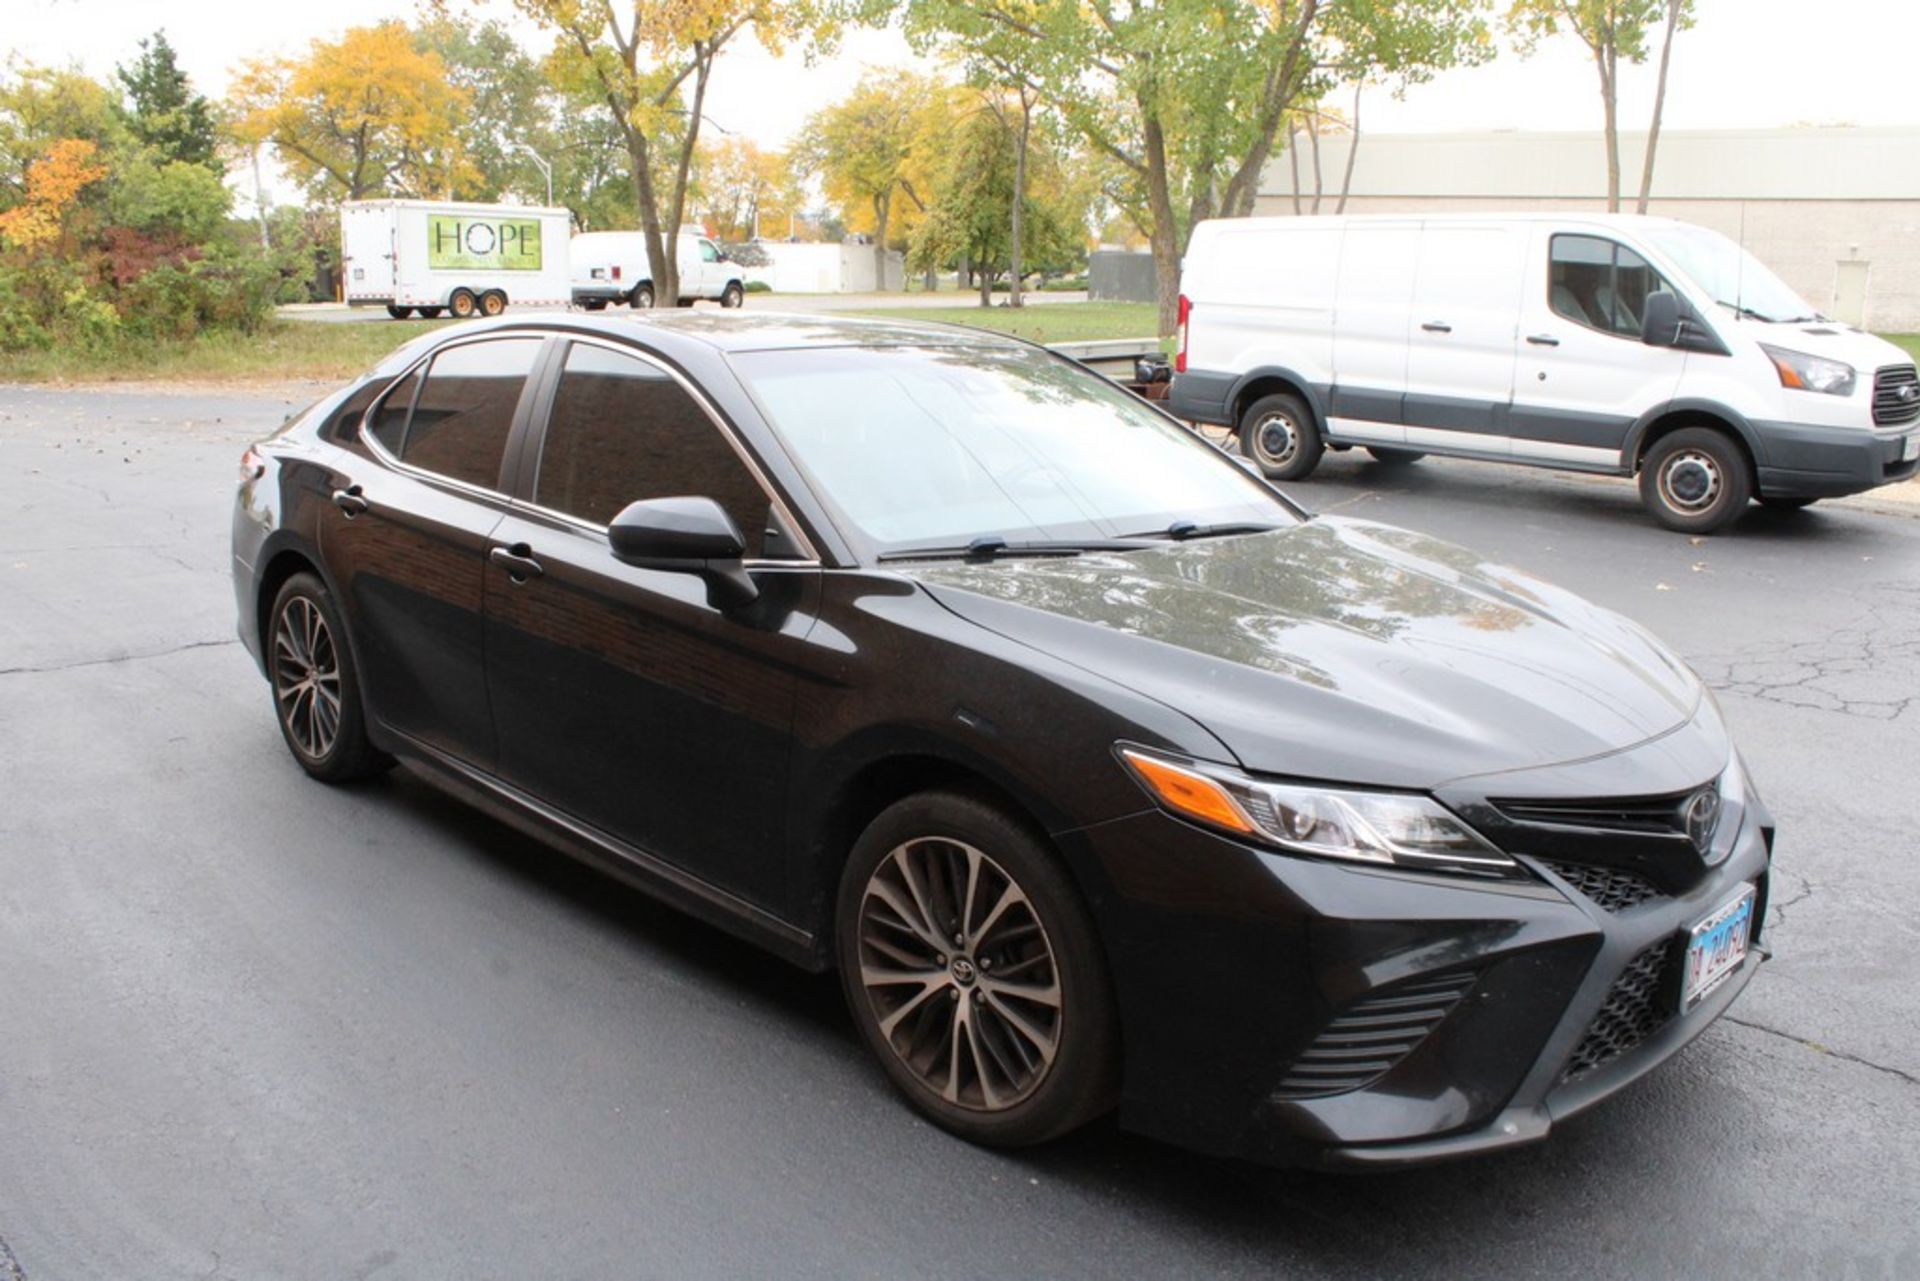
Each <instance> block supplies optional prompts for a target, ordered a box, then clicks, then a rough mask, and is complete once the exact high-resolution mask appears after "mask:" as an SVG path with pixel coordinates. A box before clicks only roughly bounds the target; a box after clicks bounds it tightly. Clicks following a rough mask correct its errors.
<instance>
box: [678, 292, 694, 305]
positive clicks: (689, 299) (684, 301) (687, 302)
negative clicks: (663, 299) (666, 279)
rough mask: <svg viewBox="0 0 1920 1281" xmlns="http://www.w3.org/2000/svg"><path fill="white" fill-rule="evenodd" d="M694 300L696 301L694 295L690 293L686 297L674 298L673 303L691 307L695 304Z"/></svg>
mask: <svg viewBox="0 0 1920 1281" xmlns="http://www.w3.org/2000/svg"><path fill="white" fill-rule="evenodd" d="M694 301H695V300H694V299H693V297H692V296H691V295H689V296H687V297H684V298H676V299H674V300H673V305H674V306H676V307H691V306H693V304H694Z"/></svg>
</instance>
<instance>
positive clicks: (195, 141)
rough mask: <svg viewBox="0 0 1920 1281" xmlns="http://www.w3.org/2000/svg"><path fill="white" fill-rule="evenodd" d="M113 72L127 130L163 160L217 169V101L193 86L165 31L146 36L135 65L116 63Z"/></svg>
mask: <svg viewBox="0 0 1920 1281" xmlns="http://www.w3.org/2000/svg"><path fill="white" fill-rule="evenodd" d="M114 76H115V78H116V79H117V80H119V82H120V87H121V88H122V89H123V90H124V91H125V93H126V96H127V101H126V106H125V108H124V111H125V114H126V121H127V127H128V129H129V130H130V131H131V132H132V134H133V136H134V137H135V138H137V139H138V140H139V141H140V142H141V143H143V144H144V145H146V146H147V147H150V148H152V149H153V150H154V151H156V152H158V153H159V155H160V156H161V158H162V163H165V162H166V161H179V162H181V163H183V164H190V165H203V166H205V167H207V168H210V169H217V168H219V160H218V159H217V158H216V156H215V151H214V144H215V134H214V118H213V105H212V104H211V103H209V102H208V101H207V100H206V99H205V98H204V97H202V96H200V95H199V94H197V93H195V92H194V91H193V86H192V85H191V84H190V83H189V82H188V80H187V73H186V72H184V71H182V70H181V69H180V64H179V62H178V60H177V59H176V58H175V57H174V52H173V46H172V45H171V44H169V43H168V42H167V33H166V32H165V31H155V32H154V33H153V35H152V36H150V37H149V38H147V39H145V40H142V41H141V42H140V56H139V57H138V58H136V59H134V62H133V65H132V66H130V67H119V68H116V69H115V71H114Z"/></svg>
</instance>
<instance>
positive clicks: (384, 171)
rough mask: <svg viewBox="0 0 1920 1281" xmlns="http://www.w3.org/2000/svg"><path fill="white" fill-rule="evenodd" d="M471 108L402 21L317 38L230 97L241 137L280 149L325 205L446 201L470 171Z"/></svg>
mask: <svg viewBox="0 0 1920 1281" xmlns="http://www.w3.org/2000/svg"><path fill="white" fill-rule="evenodd" d="M468 101H469V98H468V94H467V92H466V91H465V90H464V89H460V88H457V87H455V86H453V85H450V84H449V83H448V79H447V67H446V64H445V63H444V62H442V61H441V59H440V57H439V55H438V54H435V53H431V52H427V53H423V52H421V50H420V49H419V48H418V47H417V45H416V42H415V39H414V36H413V33H412V32H410V31H409V30H408V29H407V27H406V25H405V24H404V23H401V22H382V23H380V24H379V25H377V26H372V27H353V28H351V29H349V30H348V31H347V32H346V33H345V34H344V35H342V36H341V37H340V39H338V40H333V41H327V40H315V41H314V42H313V44H312V45H311V46H310V47H309V48H308V50H307V53H306V56H304V57H302V58H297V59H295V58H270V59H265V60H262V61H257V62H253V63H249V64H247V65H246V66H245V67H244V68H243V69H242V71H241V74H240V76H239V78H238V80H236V82H235V83H234V87H233V91H232V94H231V105H232V107H233V111H234V117H235V132H236V133H238V134H239V135H240V137H241V138H243V139H245V140H247V141H250V142H265V143H269V144H271V145H272V146H273V148H274V150H275V151H276V152H277V153H278V154H279V156H280V160H281V163H283V164H284V165H285V166H286V167H287V171H288V173H289V174H291V175H292V176H293V178H294V180H295V181H297V182H299V183H300V184H302V185H303V186H304V187H306V189H307V191H308V194H309V195H311V196H313V197H314V198H315V199H319V200H364V199H367V198H368V197H372V196H379V195H387V194H392V195H417V196H442V197H444V196H446V195H447V194H448V193H449V192H450V191H451V190H452V188H453V186H454V184H455V183H456V182H457V181H458V180H459V178H460V176H461V174H462V171H463V169H462V167H463V165H464V159H463V157H462V155H461V152H460V147H459V141H458V130H459V125H460V121H461V118H462V115H463V113H464V112H465V110H466V108H467V105H468Z"/></svg>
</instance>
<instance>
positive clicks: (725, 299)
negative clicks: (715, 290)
mask: <svg viewBox="0 0 1920 1281" xmlns="http://www.w3.org/2000/svg"><path fill="white" fill-rule="evenodd" d="M746 300H747V291H746V290H744V289H742V288H741V287H740V284H739V282H738V281H735V282H733V283H731V284H729V285H728V286H727V287H726V288H725V289H723V290H721V291H720V305H721V306H722V307H727V308H733V307H738V306H739V305H740V304H741V303H743V302H745V301H746Z"/></svg>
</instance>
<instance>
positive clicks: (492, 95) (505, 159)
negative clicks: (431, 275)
mask: <svg viewBox="0 0 1920 1281" xmlns="http://www.w3.org/2000/svg"><path fill="white" fill-rule="evenodd" d="M414 45H415V47H416V48H418V49H419V51H420V52H421V53H422V54H426V55H429V56H432V57H437V58H439V60H440V61H441V63H442V64H444V65H445V67H446V80H447V83H448V84H449V85H451V86H453V87H454V88H456V89H458V90H460V91H461V92H462V93H463V94H465V96H466V101H467V107H466V110H464V111H463V112H462V113H461V115H460V120H459V122H458V124H457V125H456V126H455V128H454V132H455V134H456V136H457V137H458V139H459V149H460V154H461V156H462V158H463V159H464V160H465V162H466V163H465V165H464V167H463V171H462V173H461V174H460V176H459V178H458V179H457V180H456V181H455V183H454V187H453V198H454V199H456V200H499V199H500V198H502V197H503V196H512V197H514V198H516V199H519V200H523V201H526V202H527V203H529V204H544V203H545V202H546V194H547V184H546V177H545V175H544V174H543V173H542V172H541V170H540V167H539V165H538V164H537V163H535V161H534V160H533V159H532V158H531V157H530V156H529V155H528V154H527V153H528V151H533V152H535V153H537V154H538V155H539V156H540V158H541V159H542V160H548V154H547V153H549V152H552V151H554V150H556V149H557V148H556V146H555V144H556V141H557V130H556V129H555V123H556V122H557V121H558V119H559V118H560V116H561V114H562V111H563V109H564V108H563V100H562V98H561V95H560V94H559V92H558V91H557V90H556V89H555V88H554V87H553V86H552V85H551V84H550V83H549V82H548V80H547V77H546V73H545V70H544V69H543V68H542V67H541V65H540V62H539V60H538V59H536V58H532V57H529V56H528V55H527V53H526V52H525V50H523V49H522V48H521V47H520V42H519V41H518V40H517V39H515V38H514V35H513V33H512V32H511V31H509V30H507V28H506V27H505V26H503V25H502V24H501V23H499V22H496V21H492V20H487V21H479V20H475V19H472V18H469V17H465V16H462V15H457V14H452V13H446V14H437V15H434V16H431V17H429V18H427V19H426V20H425V21H423V22H421V24H420V25H419V27H418V28H416V30H415V32H414ZM548 163H551V161H550V160H548ZM561 194H562V193H561V191H560V190H559V186H558V184H557V183H556V185H555V192H554V198H555V199H556V200H558V199H560V198H561Z"/></svg>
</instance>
